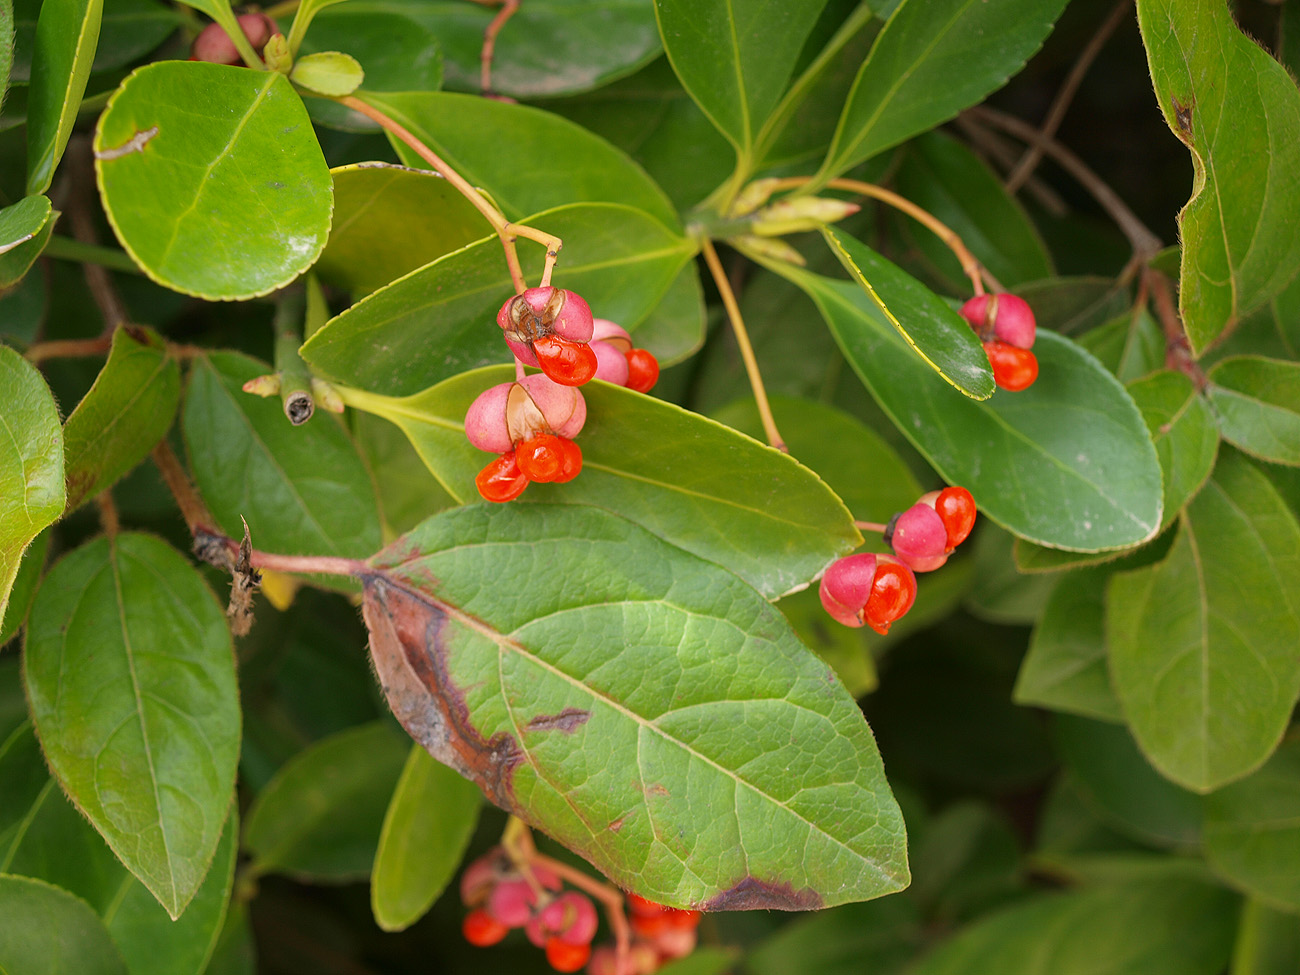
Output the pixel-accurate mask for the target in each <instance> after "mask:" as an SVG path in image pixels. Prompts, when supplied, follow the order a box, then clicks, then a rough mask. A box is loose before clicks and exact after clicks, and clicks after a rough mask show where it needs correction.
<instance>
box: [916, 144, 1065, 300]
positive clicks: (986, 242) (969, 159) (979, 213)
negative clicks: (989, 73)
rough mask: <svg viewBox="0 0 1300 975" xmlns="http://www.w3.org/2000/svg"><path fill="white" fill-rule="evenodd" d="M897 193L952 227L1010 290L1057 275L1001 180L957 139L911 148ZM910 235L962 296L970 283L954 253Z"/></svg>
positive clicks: (921, 234)
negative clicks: (1054, 273) (1053, 273)
mask: <svg viewBox="0 0 1300 975" xmlns="http://www.w3.org/2000/svg"><path fill="white" fill-rule="evenodd" d="M898 191H899V192H900V193H902V194H903V195H904V196H906V197H907V198H908V199H909V200H911V201H912V202H913V203H916V204H918V205H919V206H922V207H924V208H925V209H926V210H929V211H930V213H932V214H934V216H936V217H938V218H939V219H940V220H942V221H943V222H944V223H945V224H947V225H948V226H949V227H950V228H952V230H953V231H955V232H956V234H957V235H958V236H959V237H960V238H961V239H962V242H963V243H965V245H966V246H967V247H969V248H970V250H971V253H973V254H974V255H975V256H976V257H977V258H979V261H980V263H981V264H983V265H984V266H985V267H986V268H988V269H989V272H990V273H992V274H993V276H994V277H996V278H997V279H998V280H999V281H1000V282H1001V283H1002V284H1003V285H1004V286H1005V287H1007V288H1015V287H1016V286H1017V285H1020V284H1024V283H1025V282H1027V281H1037V280H1040V279H1042V278H1049V277H1051V276H1052V261H1051V258H1050V257H1049V256H1048V254H1047V248H1046V247H1045V246H1044V244H1043V240H1042V238H1041V237H1040V236H1039V235H1038V231H1037V230H1036V229H1035V228H1034V225H1033V224H1032V223H1031V222H1030V220H1029V217H1028V216H1027V215H1026V214H1025V211H1024V210H1023V209H1022V208H1021V206H1020V204H1019V203H1018V202H1017V201H1016V199H1015V197H1013V196H1011V195H1010V194H1009V193H1007V191H1006V189H1005V188H1004V187H1003V186H1002V180H1001V179H1000V178H999V177H998V176H997V175H996V174H995V173H994V172H993V171H992V170H991V169H989V167H988V166H987V165H986V164H985V163H984V162H983V161H981V160H980V158H979V157H978V156H976V155H975V154H974V153H973V152H971V151H970V150H969V149H967V148H966V147H965V146H964V145H963V144H962V143H960V142H958V141H957V140H956V139H953V138H950V137H948V136H946V135H943V134H941V133H939V132H930V133H927V134H926V135H923V136H921V137H920V138H919V139H915V140H913V141H912V143H911V144H910V145H909V146H908V150H907V155H906V157H905V161H904V162H903V164H902V165H901V166H900V167H899V169H898ZM908 229H909V230H913V231H914V232H913V233H911V234H910V235H909V236H910V238H911V240H912V241H913V242H914V243H915V246H916V247H917V248H918V249H919V250H920V251H921V252H922V253H923V254H925V256H926V257H927V258H928V259H929V260H930V262H931V263H933V264H935V265H936V266H937V267H938V268H939V269H940V270H941V271H942V273H943V275H944V277H945V279H946V280H948V281H950V282H952V283H953V285H954V286H955V287H956V288H957V290H958V291H960V292H963V293H964V292H965V291H966V289H967V288H968V287H969V281H968V279H967V278H966V276H965V275H964V274H963V273H962V270H961V264H960V262H958V260H957V258H956V257H954V256H953V254H952V251H950V250H948V248H947V247H946V246H945V245H944V243H943V242H942V241H941V240H939V238H938V237H936V236H935V235H934V234H933V233H931V232H930V231H929V230H927V229H925V228H923V227H922V228H920V229H916V227H915V225H914V224H911V223H909V224H908Z"/></svg>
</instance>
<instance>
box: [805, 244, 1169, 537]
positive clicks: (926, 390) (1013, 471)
mask: <svg viewBox="0 0 1300 975" xmlns="http://www.w3.org/2000/svg"><path fill="white" fill-rule="evenodd" d="M781 273H782V274H784V275H785V276H786V277H788V278H789V279H790V280H791V281H793V282H794V283H795V284H797V285H799V286H800V287H801V288H803V289H804V290H805V291H806V292H807V293H808V294H809V296H810V297H812V299H813V301H814V302H816V303H817V305H818V308H819V309H820V310H821V313H822V315H823V317H824V318H825V319H826V321H827V324H829V325H830V327H831V331H832V332H833V333H834V334H835V337H836V340H837V341H838V342H839V343H840V347H841V348H842V349H843V350H844V353H845V355H846V356H847V358H848V359H849V361H850V362H851V363H852V364H853V367H854V369H855V370H856V371H857V373H858V375H859V376H860V377H861V378H862V381H863V382H864V383H865V384H866V386H867V388H868V389H869V390H870V391H871V393H872V395H873V396H874V397H875V398H876V401H877V402H878V403H879V404H880V405H881V407H882V408H883V409H884V410H885V412H886V413H887V414H888V415H889V416H890V418H891V419H892V420H893V421H894V423H895V424H897V426H898V428H899V430H901V431H902V432H903V434H904V435H905V436H906V437H907V438H908V439H909V440H910V441H912V443H913V444H915V445H916V448H917V449H918V450H920V451H921V453H922V454H924V455H925V457H926V459H927V460H929V461H930V463H931V464H933V465H934V467H935V469H936V470H937V471H938V472H939V474H940V475H941V476H942V477H943V478H944V480H946V481H947V482H948V483H950V484H961V485H963V486H965V487H966V488H967V489H968V490H969V491H970V492H971V493H972V494H973V495H974V496H975V501H976V503H977V504H978V505H979V509H980V511H981V512H982V513H984V514H985V515H987V516H988V517H990V518H992V519H993V520H994V521H996V522H997V523H999V524H1000V525H1002V526H1004V527H1005V528H1008V529H1009V530H1011V531H1012V532H1014V533H1015V534H1017V535H1019V536H1020V537H1022V538H1027V539H1029V540H1030V541H1035V542H1039V543H1041V544H1045V545H1050V546H1052V547H1055V548H1064V549H1071V550H1077V551H1084V552H1090V551H1101V550H1104V549H1115V548H1123V547H1126V546H1129V545H1133V544H1135V543H1137V542H1140V541H1144V540H1145V539H1147V538H1150V537H1152V536H1153V535H1154V534H1155V532H1156V531H1157V529H1158V528H1159V526H1160V512H1161V508H1160V503H1161V482H1160V464H1159V460H1158V457H1157V455H1156V451H1155V447H1154V446H1152V444H1151V439H1150V437H1149V436H1148V435H1147V432H1146V426H1145V424H1144V423H1143V422H1142V416H1141V414H1140V413H1139V412H1138V409H1137V407H1136V406H1135V405H1134V403H1133V401H1132V400H1131V399H1130V398H1129V396H1128V394H1127V393H1126V392H1125V391H1124V387H1123V386H1121V385H1120V384H1119V382H1118V381H1117V380H1116V379H1115V377H1114V376H1112V375H1111V374H1110V373H1108V372H1107V371H1106V370H1105V369H1103V368H1102V367H1101V364H1100V363H1098V362H1097V360H1095V359H1093V358H1092V357H1091V356H1090V355H1088V354H1087V353H1086V352H1084V351H1082V350H1081V349H1079V347H1078V346H1076V345H1074V344H1073V343H1071V342H1069V341H1068V340H1066V339H1063V338H1061V337H1060V336H1058V335H1055V334H1053V333H1051V332H1047V331H1040V332H1039V333H1038V341H1037V344H1036V345H1035V346H1034V352H1035V354H1036V355H1037V356H1038V363H1039V375H1038V381H1037V382H1036V383H1034V385H1033V386H1031V387H1029V389H1027V390H1024V391H1023V392H1019V393H1007V392H999V393H998V394H996V395H995V396H994V397H993V398H992V399H990V400H987V401H985V402H976V401H975V400H972V399H970V398H968V397H966V396H963V395H962V394H961V393H959V392H958V391H957V390H955V389H953V388H952V387H951V386H950V385H949V384H947V383H945V382H944V381H943V380H942V379H941V378H940V377H939V376H937V375H935V373H934V371H933V370H932V369H931V368H930V367H929V366H928V365H926V364H925V363H924V362H922V361H921V360H920V359H919V358H918V357H917V356H916V355H915V354H914V353H913V352H912V349H911V348H910V347H909V346H908V345H907V343H906V342H905V341H904V340H903V339H902V337H900V336H899V334H898V331H897V329H895V328H894V326H893V324H892V323H891V322H889V321H888V320H887V319H886V318H885V317H884V315H883V313H881V312H880V310H879V309H878V307H877V306H876V305H875V303H874V302H872V301H871V300H870V299H869V298H868V297H867V295H866V294H865V293H863V291H862V289H861V288H859V287H858V286H857V285H855V284H850V283H849V282H847V281H834V280H831V279H829V278H823V277H820V276H818V275H815V274H810V273H808V272H806V271H802V270H799V269H797V268H783V269H781ZM1027 471H1033V472H1034V475H1035V476H1034V478H1033V480H1032V482H1031V481H1030V480H1029V479H1028V478H1024V477H1021V476H1020V475H1021V472H1027Z"/></svg>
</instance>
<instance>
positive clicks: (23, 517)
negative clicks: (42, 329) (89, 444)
mask: <svg viewBox="0 0 1300 975" xmlns="http://www.w3.org/2000/svg"><path fill="white" fill-rule="evenodd" d="M0 403H3V404H4V407H3V410H0V431H3V433H4V436H3V437H0V619H5V618H6V617H5V609H6V607H7V606H8V604H9V591H10V589H11V588H12V587H13V584H14V577H15V576H17V574H18V564H19V563H20V562H21V561H22V558H23V551H24V550H25V549H26V548H27V546H28V544H29V543H30V542H31V540H32V539H33V538H35V537H36V536H37V535H38V534H40V532H41V529H43V528H45V527H46V526H47V525H50V524H53V522H54V521H55V519H57V518H58V517H59V515H61V514H63V503H64V497H65V495H64V486H63V430H62V428H61V427H60V426H59V411H58V407H56V406H55V405H54V397H53V396H52V395H50V389H49V387H48V386H46V385H45V380H44V379H42V378H41V374H40V373H39V372H37V371H36V367H35V366H33V365H32V364H31V363H30V362H28V361H27V360H26V359H24V358H23V357H22V356H20V355H19V354H18V353H17V352H15V351H14V350H13V349H10V348H8V347H7V346H0Z"/></svg>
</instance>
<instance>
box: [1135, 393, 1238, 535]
mask: <svg viewBox="0 0 1300 975" xmlns="http://www.w3.org/2000/svg"><path fill="white" fill-rule="evenodd" d="M1128 391H1129V394H1130V395H1131V396H1132V397H1133V401H1134V402H1135V403H1137V405H1138V409H1139V410H1141V411H1142V419H1143V420H1145V421H1146V425H1147V429H1148V430H1149V431H1150V432H1151V440H1152V442H1153V443H1155V445H1156V453H1157V454H1159V455H1160V471H1161V474H1162V475H1163V478H1164V515H1163V516H1162V518H1161V522H1160V528H1161V530H1162V531H1163V530H1164V529H1165V528H1166V527H1167V526H1169V525H1170V524H1172V523H1173V521H1174V519H1175V518H1177V517H1178V512H1179V511H1181V510H1182V508H1183V505H1185V504H1186V503H1187V502H1188V501H1190V500H1191V499H1192V498H1194V497H1196V492H1197V491H1199V490H1200V489H1201V487H1202V485H1204V484H1205V482H1206V480H1207V479H1208V478H1209V476H1210V472H1211V471H1213V470H1214V461H1215V458H1216V457H1217V456H1218V454H1219V435H1218V432H1217V431H1216V430H1215V429H1214V418H1213V415H1212V414H1211V412H1210V408H1209V406H1208V405H1207V404H1206V402H1205V400H1204V398H1202V397H1201V396H1200V395H1198V394H1197V391H1196V386H1195V385H1194V384H1193V383H1192V380H1191V379H1190V378H1189V377H1187V376H1186V375H1184V374H1183V373H1181V372H1172V371H1170V370H1168V369H1162V370H1160V371H1159V372H1154V373H1152V374H1151V375H1149V376H1147V377H1146V378H1145V379H1139V380H1138V381H1137V382H1134V383H1130V384H1129V387H1128Z"/></svg>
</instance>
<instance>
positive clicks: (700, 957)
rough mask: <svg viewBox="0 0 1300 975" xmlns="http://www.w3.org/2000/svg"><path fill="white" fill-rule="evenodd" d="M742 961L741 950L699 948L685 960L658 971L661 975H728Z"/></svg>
mask: <svg viewBox="0 0 1300 975" xmlns="http://www.w3.org/2000/svg"><path fill="white" fill-rule="evenodd" d="M739 959H740V949H739V948H715V947H712V946H710V945H705V946H703V947H697V948H696V949H695V950H694V951H692V952H691V953H690V954H689V955H687V956H685V957H684V958H678V959H677V960H676V961H670V962H668V963H667V964H665V965H664V966H663V967H662V968H660V969H658V971H659V973H660V975H726V973H727V972H730V971H731V970H732V969H733V968H734V967H735V965H736V962H737V961H739Z"/></svg>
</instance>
